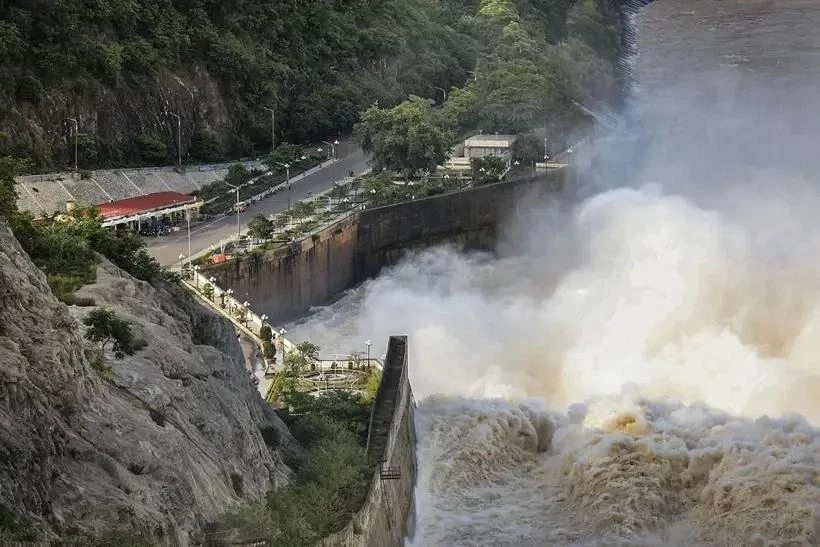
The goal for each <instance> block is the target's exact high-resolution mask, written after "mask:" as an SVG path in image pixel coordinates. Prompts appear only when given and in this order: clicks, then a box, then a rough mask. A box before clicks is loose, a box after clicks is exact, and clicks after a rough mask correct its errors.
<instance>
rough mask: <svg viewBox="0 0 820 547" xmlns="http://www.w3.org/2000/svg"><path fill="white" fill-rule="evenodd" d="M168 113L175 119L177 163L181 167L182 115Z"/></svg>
mask: <svg viewBox="0 0 820 547" xmlns="http://www.w3.org/2000/svg"><path fill="white" fill-rule="evenodd" d="M168 114H169V115H171V116H173V117H175V118H176V119H177V165H179V168H180V169H182V117H181V116H179V114H174V113H173V112H169V113H168Z"/></svg>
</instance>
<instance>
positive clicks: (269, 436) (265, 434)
mask: <svg viewBox="0 0 820 547" xmlns="http://www.w3.org/2000/svg"><path fill="white" fill-rule="evenodd" d="M259 432H260V433H261V434H262V440H263V441H265V444H266V445H267V446H268V447H269V448H276V447H278V446H279V443H281V442H282V435H281V434H280V433H279V430H278V429H276V428H275V427H273V426H272V425H263V426H262V427H260V428H259Z"/></svg>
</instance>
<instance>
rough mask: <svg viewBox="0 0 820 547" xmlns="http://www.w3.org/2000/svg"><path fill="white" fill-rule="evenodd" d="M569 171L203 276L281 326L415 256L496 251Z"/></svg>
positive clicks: (337, 230)
mask: <svg viewBox="0 0 820 547" xmlns="http://www.w3.org/2000/svg"><path fill="white" fill-rule="evenodd" d="M575 177H576V176H575V175H574V174H573V172H572V171H571V170H569V169H566V168H565V169H557V170H555V171H551V172H549V173H547V174H543V173H542V174H540V175H537V176H531V177H525V178H521V179H517V180H514V181H508V182H500V183H496V184H489V185H485V186H479V187H477V188H471V189H467V190H461V191H458V192H452V193H448V194H442V195H439V196H433V197H428V198H424V199H419V200H414V201H408V202H404V203H398V204H395V205H388V206H384V207H376V208H373V209H365V210H362V211H357V212H355V213H353V214H351V215H350V216H348V217H345V218H343V219H342V220H340V221H338V222H336V223H334V224H331V225H329V226H327V227H326V228H324V229H322V230H320V231H318V232H317V233H315V234H313V235H312V236H309V237H306V238H304V239H302V240H300V241H297V242H294V243H292V244H290V245H287V246H284V247H280V248H278V249H276V250H273V251H268V252H267V253H265V254H264V255H250V256H248V257H243V258H240V259H235V260H231V261H228V262H225V263H222V264H217V265H211V266H208V267H207V268H203V275H206V276H207V277H209V276H214V277H215V278H216V279H217V281H216V284H217V285H218V286H220V287H230V288H232V289H233V290H234V295H236V298H237V299H239V300H240V301H241V300H248V301H249V302H251V303H252V306H253V309H254V310H256V311H258V312H259V313H265V314H266V315H268V317H269V318H270V320H271V321H272V322H274V323H277V322H283V321H287V320H289V319H292V318H294V317H296V316H298V315H300V314H303V313H305V312H307V311H308V310H310V308H311V307H312V306H317V305H321V304H324V303H326V302H328V300H329V299H331V298H332V297H334V296H336V295H338V294H339V293H341V292H342V291H344V290H345V289H348V288H350V287H352V286H353V285H355V284H357V283H360V282H362V281H364V280H366V279H368V278H371V277H374V276H376V275H378V273H379V271H380V270H381V269H382V268H383V267H385V266H389V265H391V264H395V263H396V262H398V261H399V260H400V259H401V257H402V256H403V255H404V254H405V253H406V252H407V251H408V250H412V249H419V248H424V247H430V246H433V245H438V244H442V243H450V244H453V245H456V246H457V247H459V248H461V249H464V250H484V251H492V250H493V249H494V248H495V245H496V243H497V241H498V235H499V228H500V226H502V225H503V223H504V222H505V221H507V220H510V219H513V218H515V216H516V213H517V212H518V211H520V210H523V209H525V208H527V207H529V206H530V205H531V204H532V203H534V202H537V201H539V200H542V199H545V198H547V197H549V196H554V195H555V194H556V193H557V192H559V191H561V190H562V189H563V188H564V187H565V186H566V185H567V184H570V183H571V182H572V181H574V179H575Z"/></svg>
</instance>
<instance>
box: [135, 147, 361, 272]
mask: <svg viewBox="0 0 820 547" xmlns="http://www.w3.org/2000/svg"><path fill="white" fill-rule="evenodd" d="M336 148H337V151H336V152H337V154H336V155H337V157H338V158H339V161H337V162H336V163H335V164H333V165H332V166H330V167H326V168H324V169H322V170H320V171H318V172H316V173H314V174H312V175H310V176H308V177H305V178H303V179H301V180H299V181H296V182H294V183H293V184H292V185H291V189H290V191H287V190H286V191H281V192H279V193H277V194H274V195H272V196H270V197H267V198H265V199H263V200H260V201H257V202H256V203H254V204H253V205H251V206H250V207H248V209H247V210H246V211H245V212H243V213H241V214H240V215H239V221H240V224H241V225H242V230H244V229H245V228H246V227H247V224H248V222H249V221H250V220H251V218H252V217H253V216H254V215H256V214H259V213H262V214H264V215H272V214H275V213H279V212H281V211H284V210H286V209H287V208H288V198H290V200H291V201H292V202H296V201H298V200H300V199H305V198H307V197H309V195H310V194H314V195H315V194H318V193H319V192H323V191H325V190H327V189H328V188H330V187H331V186H332V185H333V182H334V181H337V180H340V179H342V178H344V177H346V176H348V174H349V172H350V171H353V172H354V173H357V174H358V173H361V172H363V171H364V170H366V169H367V158H366V157H365V155H364V153H363V152H362V151H361V150H360V149H359V148H358V147H357V146H356V145H355V144H354V143H352V142H343V143H341V144H340V145H339V146H337V147H336ZM235 234H236V215H235V214H233V215H230V216H223V217H220V218H218V219H216V220H212V221H209V222H206V223H204V224H198V225H196V226H195V227H194V226H192V227H191V253H192V254H194V255H196V253H198V252H199V251H203V250H205V249H207V248H209V247H210V246H211V245H217V244H219V242H220V241H221V240H222V239H227V238H229V237H231V236H233V235H235ZM147 243H148V251H149V252H150V253H151V255H152V256H153V257H154V258H156V259H157V260H158V261H159V263H160V264H161V265H163V266H171V265H173V264H175V263H178V262H179V255H180V254H184V255H186V256H187V255H188V233H187V231H186V230H185V228H184V226H183V230H182V231H180V232H176V233H174V234H173V235H166V236H158V237H156V238H151V239H149V240H148V241H147Z"/></svg>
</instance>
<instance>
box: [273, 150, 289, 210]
mask: <svg viewBox="0 0 820 547" xmlns="http://www.w3.org/2000/svg"><path fill="white" fill-rule="evenodd" d="M276 165H281V166H282V167H284V168H285V183H286V184H287V185H288V210H290V164H289V163H279V162H278V161H277V162H276Z"/></svg>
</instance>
